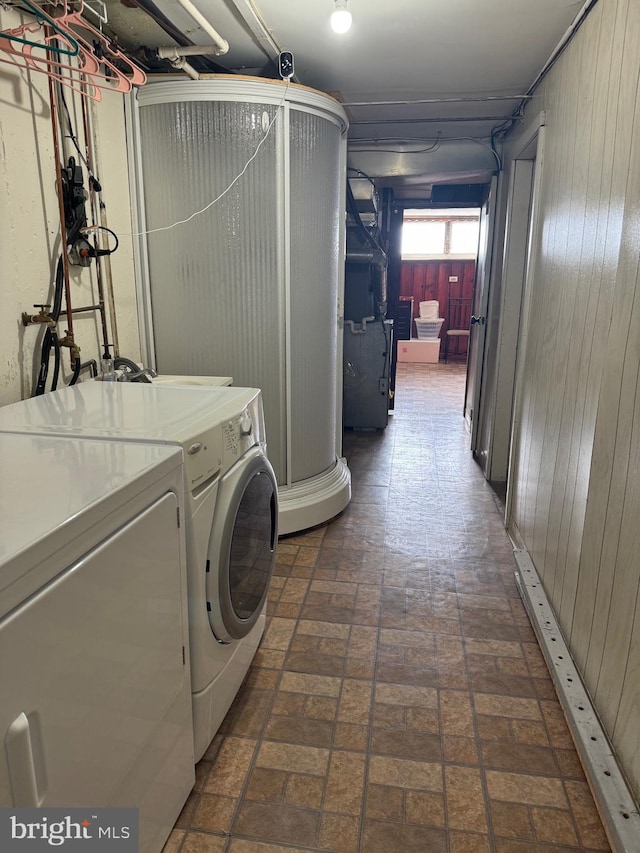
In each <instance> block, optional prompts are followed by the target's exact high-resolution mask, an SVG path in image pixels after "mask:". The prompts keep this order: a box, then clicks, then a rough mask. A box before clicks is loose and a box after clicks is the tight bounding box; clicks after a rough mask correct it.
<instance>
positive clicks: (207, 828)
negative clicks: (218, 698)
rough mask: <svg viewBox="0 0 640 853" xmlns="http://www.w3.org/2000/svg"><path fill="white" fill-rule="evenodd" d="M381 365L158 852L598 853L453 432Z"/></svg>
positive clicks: (426, 387)
mask: <svg viewBox="0 0 640 853" xmlns="http://www.w3.org/2000/svg"><path fill="white" fill-rule="evenodd" d="M464 382H465V374H464V366H463V365H459V364H448V365H444V364H440V365H414V364H399V365H398V383H397V388H396V408H395V413H394V414H393V415H392V417H391V418H390V424H389V427H388V428H387V429H386V430H385V431H384V432H383V433H379V432H375V433H374V432H371V433H369V432H355V433H349V434H348V435H347V436H346V439H345V448H344V454H345V456H346V457H347V458H348V461H349V466H350V468H351V471H352V475H353V500H352V503H351V505H350V506H349V507H348V508H347V510H346V511H345V512H344V513H343V514H342V515H341V516H340V517H339V518H338V519H337V520H335V521H334V522H332V523H330V524H328V525H324V526H322V527H320V528H317V529H314V530H311V531H309V532H307V533H305V534H304V535H299V536H295V537H290V538H287V539H284V540H282V541H281V542H280V545H279V552H278V561H277V566H276V573H275V576H274V578H273V582H272V588H271V594H270V603H269V614H270V617H271V618H270V622H269V625H268V628H267V632H266V634H265V637H264V640H263V643H262V646H261V648H260V649H259V651H258V654H257V656H256V659H255V662H254V666H253V668H252V670H251V672H250V674H249V676H248V678H247V680H246V682H245V684H244V686H243V689H242V691H241V693H240V695H239V696H238V698H237V700H236V702H235V704H234V706H233V707H232V709H231V710H230V712H229V714H228V715H227V718H226V720H225V722H224V724H223V727H222V730H221V732H220V733H219V734H218V735H217V736H216V738H215V739H214V741H213V743H212V744H211V746H210V747H209V750H208V751H207V753H206V755H205V757H204V759H203V760H202V761H201V762H200V763H199V765H198V767H197V781H196V786H195V788H194V791H193V793H192V795H191V797H190V799H189V801H188V802H187V804H186V805H185V808H184V810H183V813H182V815H181V817H180V819H179V821H178V823H177V825H176V828H175V829H174V831H173V833H172V835H171V837H170V838H169V840H168V842H167V845H166V846H165V853H178V851H179V852H180V853H286V851H288V853H296V851H321V850H322V851H335V853H396V851H397V853H441V852H442V853H485V851H497V853H562V851H571V850H573V851H578V850H598V851H606V850H609V846H608V844H607V841H606V837H605V835H604V832H603V829H602V826H601V823H600V820H599V818H598V815H597V813H596V811H595V807H594V805H593V800H592V798H591V795H590V793H589V790H588V787H587V785H586V782H585V779H584V776H583V773H582V770H581V768H580V765H579V762H578V759H577V755H576V753H575V750H574V748H573V744H572V741H571V738H570V736H569V733H568V730H567V728H566V726H565V723H564V718H563V715H562V712H561V709H560V706H559V704H558V701H557V699H556V696H555V693H554V689H553V686H552V683H551V680H550V678H549V676H548V672H547V669H546V666H545V664H544V661H543V659H542V656H541V653H540V651H539V649H538V646H537V644H536V642H535V638H534V635H533V632H532V630H531V627H530V625H529V622H528V619H527V616H526V614H525V612H524V609H523V607H522V604H521V602H520V598H519V595H518V592H517V588H516V585H515V582H514V580H513V572H514V568H515V562H514V559H513V555H512V548H511V544H510V542H509V539H508V537H507V536H506V534H505V532H504V528H503V524H502V515H501V511H500V507H499V503H498V500H497V498H496V497H495V495H494V493H493V491H492V490H491V488H490V487H489V486H488V485H487V483H486V482H485V480H484V478H483V477H482V474H481V472H480V470H479V468H478V467H477V465H476V464H475V463H474V462H473V459H472V457H471V454H470V453H469V450H468V445H469V437H468V434H467V432H466V430H465V426H464V422H463V418H462V401H463V395H464Z"/></svg>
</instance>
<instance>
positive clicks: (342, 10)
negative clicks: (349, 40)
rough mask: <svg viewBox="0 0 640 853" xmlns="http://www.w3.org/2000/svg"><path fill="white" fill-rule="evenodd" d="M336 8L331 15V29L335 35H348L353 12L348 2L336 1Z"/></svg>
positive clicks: (344, 0)
mask: <svg viewBox="0 0 640 853" xmlns="http://www.w3.org/2000/svg"><path fill="white" fill-rule="evenodd" d="M334 2H335V5H336V8H335V9H334V10H333V12H332V13H331V29H332V30H333V31H334V32H335V33H340V34H342V33H346V32H347V30H349V29H350V28H351V12H350V11H349V10H348V9H347V0H334Z"/></svg>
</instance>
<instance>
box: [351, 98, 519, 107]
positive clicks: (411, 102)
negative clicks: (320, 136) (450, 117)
mask: <svg viewBox="0 0 640 853" xmlns="http://www.w3.org/2000/svg"><path fill="white" fill-rule="evenodd" d="M531 97H533V96H532V95H478V96H475V97H471V96H470V97H465V98H420V99H417V100H406V101H345V102H343V103H342V104H341V105H342V106H343V107H395V106H414V105H416V104H475V103H480V102H484V101H521V100H523V99H524V98H531Z"/></svg>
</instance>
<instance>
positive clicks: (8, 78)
mask: <svg viewBox="0 0 640 853" xmlns="http://www.w3.org/2000/svg"><path fill="white" fill-rule="evenodd" d="M19 23H20V18H19V17H18V15H17V14H16V13H14V12H8V11H6V10H4V9H2V8H0V28H2V29H5V28H9V27H15V26H17V25H18V24H19ZM3 58H5V55H4V54H2V53H0V59H3ZM64 91H65V98H66V101H67V104H68V105H69V108H70V111H71V114H72V119H73V122H74V124H75V128H76V134H77V136H78V137H79V139H80V142H81V148H83V136H82V115H81V111H80V103H79V97H78V96H77V95H76V96H74V93H73V92H71V91H70V90H69V89H65V90H64ZM89 105H90V106H89V108H90V114H91V115H92V116H93V118H94V119H95V132H96V137H97V140H98V146H97V150H96V152H95V153H96V161H97V168H96V173H97V174H98V177H99V178H100V180H101V183H102V186H103V188H104V192H103V201H104V202H105V204H106V208H107V217H108V225H109V227H110V228H111V229H113V230H114V231H115V232H116V233H118V234H119V236H120V248H119V249H118V251H117V252H116V253H115V254H114V255H113V256H112V257H111V262H112V270H113V280H114V290H115V298H116V314H117V325H118V333H119V338H120V353H121V354H122V355H127V356H129V357H131V358H134V359H135V360H138V359H139V357H140V347H139V341H138V325H137V316H136V307H135V284H134V272H133V253H132V242H131V238H128V237H125V236H123V235H124V234H125V233H130V232H131V230H132V228H131V217H130V204H129V185H128V174H127V160H126V146H125V127H124V110H123V96H122V95H119V94H117V93H113V92H106V93H105V94H104V99H103V101H102V102H101V103H99V104H93V103H92V102H89ZM69 146H70V144H69ZM0 147H1V151H2V157H1V159H0V258H2V267H1V272H0V275H1V278H2V309H1V310H0V405H2V404H6V403H11V402H14V401H16V400H19V399H22V398H24V397H28V396H30V394H31V391H32V386H33V378H34V371H35V372H37V369H38V366H39V347H40V342H41V337H42V330H41V329H40V328H39V327H35V326H30V327H28V328H24V327H23V325H22V322H21V314H22V312H23V311H27V312H29V313H35V311H34V309H33V304H34V303H45V302H52V293H53V290H52V284H53V276H54V272H55V267H56V263H57V259H58V255H59V252H60V236H59V235H60V228H59V215H58V203H57V195H56V182H55V163H54V154H53V134H52V128H51V120H50V109H49V93H48V86H47V77H46V75H45V74H42V73H37V72H28V71H25V70H22V69H20V68H18V67H16V66H14V65H9V64H5V63H2V64H0ZM71 153H73V154H75V152H74V151H73V149H72V148H71V147H69V150H68V152H67V156H69V154H71ZM77 159H78V157H77V155H76V160H77ZM85 179H86V175H85ZM86 186H87V184H86V182H85V187H86ZM71 291H72V304H73V306H74V307H82V306H85V305H90V304H95V303H96V302H97V291H96V285H95V263H94V264H93V265H92V268H91V269H90V270H85V269H82V268H80V267H74V268H72V276H71ZM63 307H64V303H63ZM65 328H66V325H65V315H64V313H63V315H62V316H61V318H60V324H59V334H60V335H63V334H64V330H65ZM74 330H75V332H76V339H77V342H78V343H79V344H80V346H81V353H80V355H81V359H82V361H87V360H88V359H91V358H96V359H99V356H100V349H99V340H100V338H99V335H100V326H99V321H98V318H97V316H96V315H94V314H81V315H79V316H76V317H74ZM34 350H35V356H34ZM63 364H64V369H65V375H66V378H67V380H68V378H69V376H70V371H69V353H68V350H65V351H64V352H63ZM84 375H85V376H88V374H84Z"/></svg>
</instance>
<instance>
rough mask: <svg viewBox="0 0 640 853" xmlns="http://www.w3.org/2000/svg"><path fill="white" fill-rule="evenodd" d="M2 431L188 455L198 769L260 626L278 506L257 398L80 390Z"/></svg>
mask: <svg viewBox="0 0 640 853" xmlns="http://www.w3.org/2000/svg"><path fill="white" fill-rule="evenodd" d="M0 431H11V432H30V433H40V434H49V435H52V434H55V435H73V436H76V437H77V438H80V437H82V438H105V439H110V440H116V441H128V442H129V441H140V442H147V443H165V444H176V445H179V446H181V447H182V448H183V451H184V471H185V482H186V496H187V498H186V540H187V578H188V583H187V585H188V592H189V635H190V650H191V682H192V691H193V697H192V699H193V723H194V752H195V759H196V761H197V760H199V759H200V758H201V757H202V755H203V754H204V752H205V750H206V749H207V747H208V745H209V743H210V742H211V739H212V738H213V736H214V734H215V733H216V731H217V730H218V728H219V727H220V724H221V722H222V720H223V718H224V716H225V714H226V713H227V711H228V709H229V707H230V705H231V703H232V701H233V699H234V697H235V695H236V693H237V691H238V689H239V687H240V684H241V683H242V681H243V679H244V677H245V675H246V673H247V671H248V669H249V665H250V663H251V660H252V659H253V656H254V654H255V651H256V649H257V647H258V644H259V642H260V639H261V637H262V634H263V632H264V627H265V606H266V598H267V592H268V587H269V581H270V579H271V574H272V571H273V564H274V561H275V547H276V542H277V523H278V503H277V501H278V498H277V494H278V492H277V484H276V480H275V476H274V474H273V470H272V468H271V465H270V464H269V461H268V459H267V456H266V442H265V434H264V416H263V412H262V399H261V395H260V391H259V390H258V389H255V388H254V389H251V388H234V387H231V388H227V387H211V388H206V387H197V388H186V387H179V386H173V385H154V384H147V383H127V382H84V383H81V384H79V385H76V386H74V387H72V388H64V389H61V390H60V391H55V392H52V393H50V394H45V395H43V396H41V397H36V398H32V399H30V400H25V401H23V402H22V403H15V404H13V405H11V406H5V407H4V408H2V409H0Z"/></svg>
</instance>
